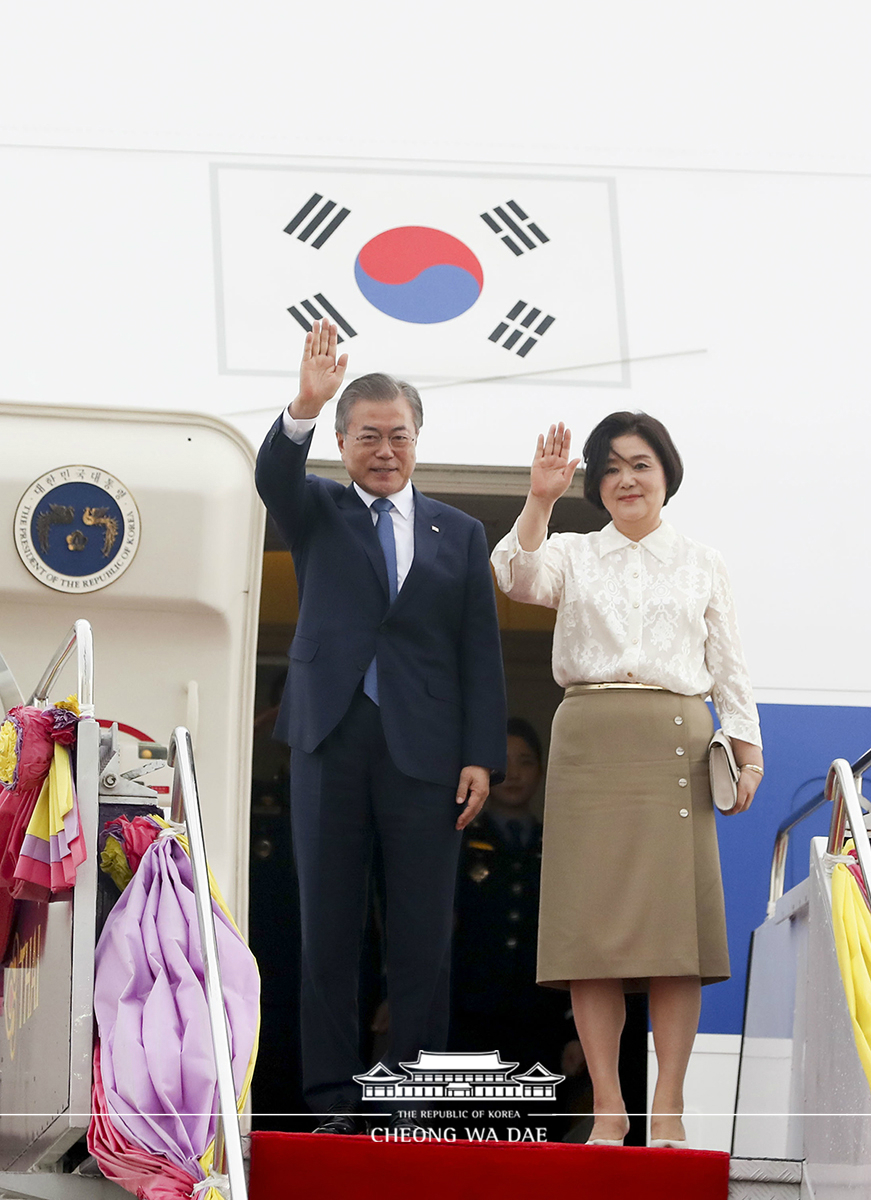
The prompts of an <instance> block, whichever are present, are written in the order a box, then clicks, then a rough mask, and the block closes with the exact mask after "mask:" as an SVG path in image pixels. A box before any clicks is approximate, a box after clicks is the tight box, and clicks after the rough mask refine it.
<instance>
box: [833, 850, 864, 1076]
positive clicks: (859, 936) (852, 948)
mask: <svg viewBox="0 0 871 1200" xmlns="http://www.w3.org/2000/svg"><path fill="white" fill-rule="evenodd" d="M850 844H852V843H850ZM845 853H846V849H845ZM832 926H833V930H834V935H835V948H836V950H837V952H838V965H839V966H840V968H841V978H842V980H843V982H844V993H845V995H846V998H847V1008H848V1009H849V1011H850V1020H851V1021H852V1023H853V1035H854V1037H855V1039H856V1049H857V1051H858V1053H859V1059H860V1061H861V1063H862V1067H863V1069H864V1071H865V1075H866V1077H867V1079H868V1084H869V1086H871V910H869V908H868V905H867V904H866V903H865V897H864V896H863V895H862V890H861V888H860V887H859V884H858V883H857V882H856V879H855V878H854V876H853V875H852V874H851V873H850V871H849V869H848V868H847V867H846V866H845V865H844V864H843V863H838V864H837V866H836V867H835V869H834V871H833V872H832Z"/></svg>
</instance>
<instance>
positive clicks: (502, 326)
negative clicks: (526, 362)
mask: <svg viewBox="0 0 871 1200" xmlns="http://www.w3.org/2000/svg"><path fill="white" fill-rule="evenodd" d="M526 307H527V303H526V301H525V300H518V301H517V303H516V304H515V305H514V307H513V308H512V309H511V310H510V312H507V313H506V314H505V320H504V321H500V322H499V324H498V325H497V326H496V328H495V329H494V330H493V332H492V333H491V334H490V338H489V340H490V341H491V342H496V343H498V342H499V340H500V338H501V337H502V336H503V334H505V333H507V332H508V330H509V329H510V330H511V332H510V333H509V334H508V337H506V338H505V341H504V342H502V349H503V350H514V347H515V346H517V343H518V342H519V341H520V339H521V338H524V341H523V342H522V343H521V345H520V346H518V348H517V350H516V351H515V353H516V354H519V355H520V357H521V358H526V356H527V354H528V353H529V351H530V350H531V349H532V347H533V346H535V345H536V344H537V343H538V339H539V338H540V337H542V336H543V335H544V334H545V333H547V331H548V329H550V327H551V325H553V323H554V321H555V320H556V317H541V309H540V308H535V307H534V306H533V305H529V306H528V307H529V312H528V313H526V315H525V316H524V317H522V319H521V314H522V313H523V310H524V309H525V308H526ZM539 317H541V320H540V321H539V320H538V318H539ZM536 321H538V324H537V325H536ZM512 325H513V326H515V328H513V329H512V328H511V327H512ZM533 326H535V327H534V328H533Z"/></svg>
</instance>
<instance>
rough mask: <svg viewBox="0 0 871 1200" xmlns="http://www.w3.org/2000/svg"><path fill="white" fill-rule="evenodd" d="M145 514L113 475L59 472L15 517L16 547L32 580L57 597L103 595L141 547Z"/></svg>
mask: <svg viewBox="0 0 871 1200" xmlns="http://www.w3.org/2000/svg"><path fill="white" fill-rule="evenodd" d="M139 532H140V522H139V510H138V508H137V507H136V502H135V500H134V499H133V497H132V496H131V494H130V492H129V491H128V490H127V488H126V487H124V485H123V484H122V483H121V482H120V480H119V479H118V478H117V477H116V476H114V475H112V474H111V473H110V472H109V471H103V470H101V469H100V468H99V467H86V466H82V465H81V464H80V465H77V466H69V467H56V468H55V469H54V470H53V471H48V472H47V473H46V474H45V475H42V476H41V477H40V478H39V479H37V480H35V481H34V482H33V483H32V484H31V485H30V487H29V488H28V489H27V491H26V492H25V493H24V495H23V496H22V497H21V500H20V502H19V504H18V508H17V510H16V512H15V545H16V548H17V550H18V553H19V555H20V557H21V561H22V562H23V563H24V565H25V567H27V569H28V571H29V572H30V573H31V575H33V576H34V578H35V579H38V580H39V582H40V583H44V584H45V586H46V587H50V588H53V589H54V591H56V592H72V593H76V594H78V595H82V594H83V593H84V592H97V591H99V590H100V588H104V587H108V586H109V584H110V583H114V582H115V580H116V579H119V578H120V577H121V576H122V575H123V574H124V572H125V571H126V570H127V568H128V567H129V566H130V564H131V562H132V561H133V557H134V555H135V554H136V550H137V547H138V546H139Z"/></svg>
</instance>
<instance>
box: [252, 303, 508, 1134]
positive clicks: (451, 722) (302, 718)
mask: <svg viewBox="0 0 871 1200" xmlns="http://www.w3.org/2000/svg"><path fill="white" fill-rule="evenodd" d="M336 341H337V336H336V327H335V325H333V326H330V325H328V324H327V323H326V322H324V324H323V326H321V324H320V323H319V322H315V324H314V326H313V328H312V331H311V333H309V334H308V335H307V337H306V344H305V350H304V353H303V360H302V366H301V369H300V388H299V394H298V395H297V397H296V398H295V399H294V401H293V402H292V403H291V405H290V406H289V408H288V410H287V412H286V413H284V414H282V416H281V418H279V420H278V421H277V422H276V423H275V425H274V426H273V428H272V429H271V431H270V432H269V434H268V436H267V438H266V441H265V442H264V444H263V446H262V448H261V451H260V455H259V458H258V464H257V486H258V489H259V491H260V494H261V496H262V497H263V499H264V501H265V503H266V506H267V508H268V509H269V512H270V513H271V515H272V517H273V518H274V520H275V522H276V524H277V525H278V527H279V529H280V530H281V533H282V535H283V537H284V539H285V541H286V542H287V544H288V546H289V547H290V549H291V552H292V554H293V560H294V566H295V569H296V576H297V583H298V587H299V620H298V624H297V628H296V636H295V637H294V639H293V643H292V645H291V648H290V659H291V662H290V671H289V675H288V682H287V686H286V689H285V693H284V697H283V700H282V706H281V710H280V712H279V716H278V720H277V722H276V734H277V736H279V737H281V738H282V739H284V740H285V741H287V742H288V743H289V745H290V746H291V748H292V751H293V753H292V756H291V820H292V828H293V839H294V853H295V855H296V862H297V871H298V874H299V886H300V911H301V920H302V997H301V1028H302V1042H303V1074H304V1089H305V1093H306V1098H307V1100H308V1102H309V1103H310V1104H311V1106H312V1107H313V1108H314V1109H315V1110H317V1111H321V1112H324V1111H325V1110H326V1111H328V1112H329V1111H332V1115H331V1116H330V1117H329V1119H328V1120H327V1121H325V1122H324V1123H323V1124H322V1125H321V1126H320V1127H319V1128H320V1129H321V1130H322V1131H324V1132H335V1133H353V1132H357V1131H358V1129H359V1128H360V1123H359V1120H358V1118H357V1117H356V1116H355V1115H354V1109H355V1108H356V1107H357V1105H358V1101H359V1095H360V1089H359V1086H358V1085H357V1084H355V1083H354V1082H353V1076H354V1075H355V1074H362V1073H363V1071H364V1070H365V1066H364V1064H363V1063H362V1062H361V1061H360V1057H359V1048H358V1013H357V978H358V970H359V960H360V941H361V936H362V930H363V923H364V919H365V912H366V903H367V886H368V875H369V866H370V863H371V857H372V847H373V841H374V839H375V838H377V840H378V842H379V844H380V849H381V856H382V860H383V864H384V875H385V886H386V909H387V913H386V920H387V949H386V959H387V986H388V998H389V1002H390V1034H391V1036H390V1053H389V1055H388V1056H387V1059H386V1061H385V1065H386V1066H389V1067H391V1068H395V1067H396V1066H397V1065H398V1063H400V1062H408V1061H410V1060H414V1059H415V1058H416V1057H417V1054H418V1051H420V1050H436V1051H438V1050H443V1049H444V1047H445V1042H446V1038H447V1025H448V989H449V974H450V942H451V923H452V905H453V895H454V885H455V879H456V870H457V861H458V856H459V849H460V841H461V831H462V829H464V828H465V826H466V825H467V824H468V823H469V821H471V820H472V819H473V817H474V816H475V815H476V814H477V813H478V811H479V810H480V808H481V806H482V805H483V803H484V800H485V799H486V797H487V793H488V790H489V782H490V777H491V773H493V772H498V773H501V772H502V770H503V769H504V763H505V696H504V682H503V675H502V659H501V651H500V642H499V629H498V623H497V618H496V605H495V598H494V594H493V585H492V580H491V575H490V566H489V561H488V555H487V544H486V539H485V537H484V530H483V527H482V526H481V524H480V522H478V521H475V520H473V519H472V518H471V517H469V516H468V515H467V514H465V513H462V512H460V511H459V510H457V509H454V508H451V507H449V506H448V505H444V504H438V503H436V502H435V501H433V500H430V499H428V498H427V497H426V496H422V495H421V494H420V493H419V492H418V491H417V490H416V489H415V488H413V487H412V485H411V474H412V471H413V470H414V465H415V445H416V442H417V435H418V431H419V429H420V426H421V424H422V420H423V414H422V409H421V405H420V397H419V396H418V394H417V392H416V390H415V389H414V388H413V387H411V386H410V385H409V384H406V383H399V382H397V381H396V380H394V379H392V378H391V377H390V376H388V375H366V376H363V377H362V378H361V379H358V380H355V381H354V382H353V383H351V384H349V386H348V387H347V388H346V389H345V391H344V392H343V394H342V396H341V398H340V400H339V404H338V407H337V410H336V432H337V438H338V444H339V451H340V453H341V456H342V460H343V462H344V464H345V467H346V468H347V471H348V474H349V475H350V477H351V480H352V483H351V485H350V486H349V487H344V486H342V485H341V484H339V483H337V482H335V481H332V480H328V479H321V478H319V477H318V476H316V475H306V474H305V460H306V456H307V453H308V448H309V445H310V442H311V430H312V428H313V425H314V420H315V418H316V417H317V416H318V415H319V414H320V412H321V410H322V408H323V407H324V405H325V404H326V403H327V402H328V401H329V400H330V399H332V397H333V396H334V395H335V393H336V392H337V391H338V390H339V388H340V387H341V384H342V381H343V378H344V374H345V368H346V366H347V355H342V357H341V358H339V359H337V357H336ZM456 805H461V806H462V808H461V810H460V812H459V815H458V813H457V809H456Z"/></svg>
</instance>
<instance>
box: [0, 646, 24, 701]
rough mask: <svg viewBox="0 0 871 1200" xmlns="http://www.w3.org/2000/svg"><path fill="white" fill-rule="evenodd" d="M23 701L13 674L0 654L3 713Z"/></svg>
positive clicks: (0, 695)
mask: <svg viewBox="0 0 871 1200" xmlns="http://www.w3.org/2000/svg"><path fill="white" fill-rule="evenodd" d="M23 703H24V697H23V696H22V694H21V689H20V688H19V686H18V684H17V683H16V682H15V676H14V675H13V674H12V671H11V670H10V669H9V664H8V663H7V661H6V659H5V658H4V657H3V655H2V654H0V705H2V707H3V713H8V712H9V710H10V708H16V707H17V706H18V705H19V704H23ZM0 715H2V714H0Z"/></svg>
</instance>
